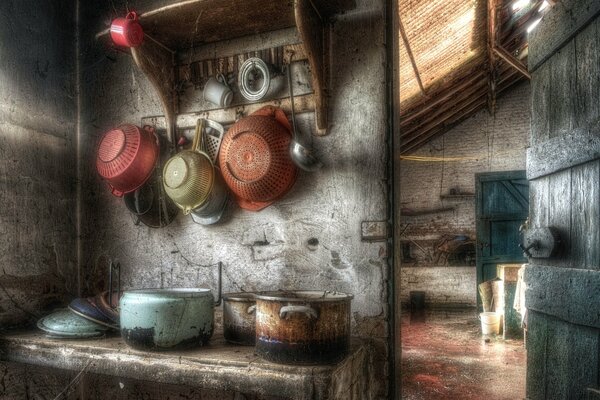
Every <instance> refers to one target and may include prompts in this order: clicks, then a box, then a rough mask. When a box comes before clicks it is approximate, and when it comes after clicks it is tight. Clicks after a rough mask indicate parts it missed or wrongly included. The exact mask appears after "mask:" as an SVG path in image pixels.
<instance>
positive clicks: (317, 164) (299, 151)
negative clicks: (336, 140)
mask: <svg viewBox="0 0 600 400" xmlns="http://www.w3.org/2000/svg"><path fill="white" fill-rule="evenodd" d="M287 72H288V73H287V76H288V86H289V87H290V107H291V109H292V127H293V134H294V136H293V139H292V141H291V143H290V157H291V159H292V161H293V162H294V164H295V165H296V166H297V167H298V168H300V169H303V170H304V171H309V172H312V171H316V170H318V169H320V168H321V167H322V166H323V163H322V162H321V161H319V159H318V158H316V157H315V155H314V153H313V151H312V150H311V149H309V148H307V147H305V146H303V145H302V144H300V143H299V142H298V130H297V128H296V111H295V109H294V89H293V88H292V86H293V85H292V59H291V58H290V63H289V65H288V71H287Z"/></svg>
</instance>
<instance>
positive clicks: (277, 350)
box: [256, 290, 353, 364]
mask: <svg viewBox="0 0 600 400" xmlns="http://www.w3.org/2000/svg"><path fill="white" fill-rule="evenodd" d="M352 298H353V296H352V295H350V294H346V293H339V292H328V291H316V290H303V291H277V292H262V293H259V294H257V295H256V353H257V354H258V355H259V356H261V357H262V358H264V359H266V360H268V361H272V362H276V363H283V364H331V363H335V362H338V361H340V360H342V359H343V358H344V357H345V356H346V355H347V353H348V348H349V345H350V306H351V305H350V303H351V301H352Z"/></svg>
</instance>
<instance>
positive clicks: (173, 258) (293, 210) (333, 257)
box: [80, 1, 388, 394]
mask: <svg viewBox="0 0 600 400" xmlns="http://www.w3.org/2000/svg"><path fill="white" fill-rule="evenodd" d="M112 3H113V4H114V8H112V7H110V6H109V5H99V4H97V3H91V2H83V3H82V4H81V7H82V21H84V22H83V26H84V27H85V29H84V30H83V31H82V38H81V42H82V47H83V48H82V62H83V67H82V69H83V75H82V91H83V93H85V96H84V100H83V106H82V122H81V124H82V139H81V154H82V158H81V165H82V169H81V176H80V179H81V185H82V186H81V187H82V191H83V199H84V202H83V206H82V215H81V217H82V226H81V227H82V237H81V244H80V245H81V248H82V259H81V265H80V266H81V269H82V273H83V274H84V276H85V278H84V279H83V282H84V284H85V285H86V287H85V289H86V290H88V291H95V290H97V289H98V288H99V287H101V286H102V285H103V283H105V282H104V281H105V277H106V274H107V265H108V264H107V263H108V260H109V259H117V260H119V261H120V262H121V264H122V267H123V270H122V278H123V283H124V285H125V286H126V287H129V288H139V287H171V286H173V287H177V286H179V287H183V286H204V287H212V288H214V287H216V269H215V268H208V267H207V266H208V265H210V264H213V263H215V262H217V261H222V262H223V263H224V265H225V267H224V277H223V291H224V292H231V291H240V290H245V291H256V290H273V289H280V288H281V289H302V288H308V289H311V288H314V289H327V290H339V291H345V292H350V293H353V294H354V300H353V302H352V311H353V312H352V327H353V329H352V333H353V335H357V336H362V337H366V338H369V339H371V340H373V341H374V345H375V346H376V348H377V349H378V350H377V355H376V357H375V359H376V364H377V366H376V370H375V371H376V372H375V373H374V375H373V376H374V377H375V378H373V379H374V382H373V384H374V385H375V386H376V387H377V388H378V389H379V392H380V393H381V394H383V393H385V391H386V385H387V383H386V380H385V378H384V376H385V371H384V368H385V365H384V364H385V361H386V359H387V335H388V325H387V318H388V316H387V283H386V280H387V276H388V264H387V244H386V242H372V243H367V242H363V241H361V222H362V221H386V220H387V218H388V209H387V196H388V189H387V185H388V182H387V177H386V174H385V172H386V165H387V148H386V120H387V117H386V96H385V85H386V82H385V64H386V60H385V54H386V51H385V43H384V25H385V23H384V22H385V17H384V12H383V5H384V4H383V2H382V1H376V2H372V1H359V2H358V3H359V5H358V8H357V10H355V11H352V12H350V13H347V14H345V15H343V16H340V17H339V18H338V19H337V21H336V23H335V24H334V27H333V31H332V47H331V50H332V52H333V53H332V56H331V61H332V66H331V70H332V71H333V74H332V77H331V86H330V94H331V98H330V109H329V118H330V125H331V129H330V132H329V135H328V136H326V137H313V138H312V142H313V146H314V147H315V148H316V149H318V150H319V152H320V154H321V155H322V159H323V161H324V164H325V167H324V168H323V170H321V171H319V172H316V173H312V174H311V173H305V172H300V173H299V177H298V181H297V182H296V184H295V186H294V188H293V189H292V191H291V192H290V193H289V194H288V195H286V196H285V197H284V198H283V199H282V200H280V201H278V202H277V203H275V204H274V205H272V206H271V207H269V208H267V209H265V210H263V211H261V212H259V213H253V212H249V211H243V210H241V209H239V208H238V207H237V206H234V207H233V208H232V209H230V211H229V212H228V213H229V215H228V216H227V217H226V218H225V221H224V222H223V223H220V224H218V225H217V226H212V227H203V226H200V225H196V224H195V223H193V222H192V220H191V219H190V218H189V217H186V216H183V215H179V216H178V217H177V219H176V220H175V221H174V222H173V223H171V224H170V225H169V226H168V227H166V228H163V229H160V230H155V229H150V228H147V227H144V226H143V225H140V226H135V225H134V223H133V220H132V218H131V216H130V215H129V213H128V212H127V210H126V208H125V206H124V205H123V204H122V202H121V200H120V199H117V198H115V197H113V196H112V195H110V194H109V192H108V190H107V187H106V185H105V184H104V183H102V182H101V181H100V179H99V178H98V176H97V174H96V171H95V169H94V157H95V154H94V149H95V146H96V143H97V140H98V137H99V136H100V135H101V134H102V133H103V132H104V131H106V130H107V129H110V128H111V127H114V126H116V125H118V124H120V123H122V122H131V123H136V124H140V121H141V119H142V118H143V117H147V116H153V115H160V114H161V109H160V105H159V101H158V98H156V96H155V94H154V91H153V89H152V88H151V86H150V85H149V82H148V81H147V79H146V78H145V77H144V76H143V75H142V74H141V73H140V72H139V71H138V70H137V69H136V67H135V66H134V64H133V61H132V59H131V57H129V56H128V55H126V54H123V53H115V52H114V51H111V50H110V49H109V48H107V46H105V44H103V42H101V41H96V40H95V39H94V38H93V35H94V34H95V33H97V32H98V31H100V30H102V29H103V28H104V27H105V24H106V22H107V21H110V19H111V18H112V17H113V16H114V15H115V14H114V13H115V10H116V11H117V12H118V13H119V14H122V13H124V11H125V4H124V3H122V2H118V1H115V2H112ZM150 3H153V4H152V5H153V6H154V5H157V4H163V3H164V2H148V1H146V2H136V1H133V2H132V1H129V2H128V7H129V8H130V9H138V10H140V11H143V10H144V9H147V8H149V7H150ZM103 7H105V8H103ZM265 47H268V43H267V45H266V46H265ZM107 55H108V56H109V57H110V58H107ZM192 96H196V97H198V93H194V94H192ZM182 103H185V104H189V101H188V102H186V101H185V99H182ZM192 104H193V103H192ZM315 239H316V240H315ZM309 241H310V243H311V245H309ZM317 242H318V244H315V243H317Z"/></svg>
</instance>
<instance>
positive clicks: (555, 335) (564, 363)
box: [546, 317, 572, 399]
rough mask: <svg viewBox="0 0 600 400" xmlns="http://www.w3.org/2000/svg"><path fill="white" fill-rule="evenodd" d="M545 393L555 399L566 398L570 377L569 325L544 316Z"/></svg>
mask: <svg viewBox="0 0 600 400" xmlns="http://www.w3.org/2000/svg"><path fill="white" fill-rule="evenodd" d="M546 331H547V336H546V364H547V368H546V395H548V397H550V398H555V399H567V398H569V393H568V392H567V389H568V385H567V382H566V380H567V379H569V378H570V377H571V374H572V371H569V352H570V350H571V349H570V348H569V336H568V335H569V325H568V324H565V323H564V322H563V321H560V320H557V319H556V318H548V317H546Z"/></svg>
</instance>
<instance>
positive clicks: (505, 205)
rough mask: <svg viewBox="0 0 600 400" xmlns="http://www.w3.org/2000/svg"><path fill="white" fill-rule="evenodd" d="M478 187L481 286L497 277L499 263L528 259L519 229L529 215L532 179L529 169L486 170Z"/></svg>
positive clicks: (476, 179)
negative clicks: (528, 178) (521, 244)
mask: <svg viewBox="0 0 600 400" xmlns="http://www.w3.org/2000/svg"><path fill="white" fill-rule="evenodd" d="M475 188H476V211H475V213H476V231H477V245H476V260H477V285H479V284H480V283H482V282H485V281H489V280H491V279H494V278H496V276H497V275H496V266H497V265H498V264H517V263H519V264H520V263H525V262H527V259H526V258H524V257H523V251H522V250H521V249H520V248H519V243H520V237H519V236H520V235H519V230H520V229H519V228H520V226H521V225H522V224H523V223H524V222H525V221H526V220H527V217H528V215H529V182H528V181H527V176H526V174H525V171H506V172H485V173H478V174H476V175H475ZM477 299H478V305H481V298H480V296H479V294H477Z"/></svg>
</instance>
